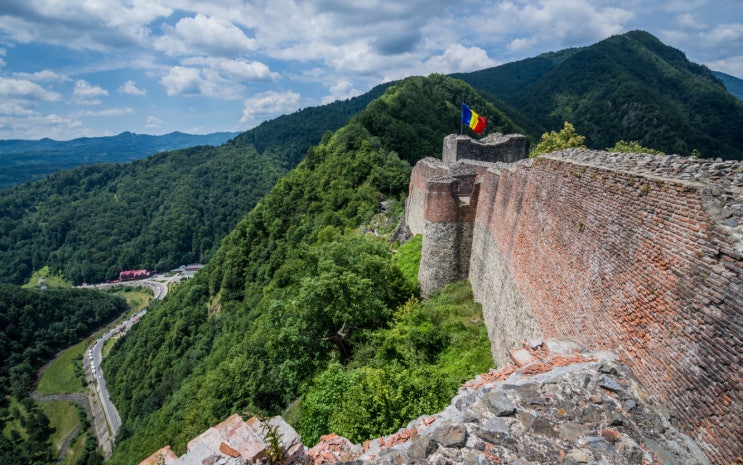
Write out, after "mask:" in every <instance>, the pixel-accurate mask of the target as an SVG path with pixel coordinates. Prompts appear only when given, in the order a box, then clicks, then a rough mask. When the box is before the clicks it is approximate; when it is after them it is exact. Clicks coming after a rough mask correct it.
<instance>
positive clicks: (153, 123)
mask: <svg viewBox="0 0 743 465" xmlns="http://www.w3.org/2000/svg"><path fill="white" fill-rule="evenodd" d="M162 124H163V120H161V119H160V118H158V117H157V116H148V117H147V120H145V123H144V127H146V128H147V129H160V126H162Z"/></svg>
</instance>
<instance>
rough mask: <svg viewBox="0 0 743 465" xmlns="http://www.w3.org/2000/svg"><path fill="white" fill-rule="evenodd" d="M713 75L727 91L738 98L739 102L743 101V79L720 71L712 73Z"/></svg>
mask: <svg viewBox="0 0 743 465" xmlns="http://www.w3.org/2000/svg"><path fill="white" fill-rule="evenodd" d="M712 74H714V75H715V77H717V79H719V80H720V81H722V83H723V84H724V85H725V88H727V90H728V91H729V92H730V93H731V94H733V95H735V96H736V97H738V100H743V79H739V78H737V77H735V76H731V75H729V74H725V73H721V72H720V71H712Z"/></svg>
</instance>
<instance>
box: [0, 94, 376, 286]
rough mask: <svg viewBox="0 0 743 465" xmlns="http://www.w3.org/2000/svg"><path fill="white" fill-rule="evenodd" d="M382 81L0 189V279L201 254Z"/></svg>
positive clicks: (88, 272)
mask: <svg viewBox="0 0 743 465" xmlns="http://www.w3.org/2000/svg"><path fill="white" fill-rule="evenodd" d="M385 87H386V86H379V87H378V88H376V89H374V90H372V91H371V92H369V93H367V94H365V95H363V96H360V97H356V98H353V99H350V100H346V101H342V102H335V103H332V104H329V105H324V106H322V107H316V108H308V109H305V110H302V111H298V112H296V113H294V114H292V115H287V116H282V117H280V118H277V119H275V120H273V121H270V122H266V123H263V124H261V125H260V126H258V127H256V128H254V129H252V130H250V131H248V132H246V133H244V134H242V135H240V136H239V137H237V138H235V139H233V140H231V141H230V142H228V143H226V144H224V145H222V146H220V147H211V146H199V147H193V148H189V149H184V150H178V151H173V152H164V153H159V154H157V155H153V156H150V157H148V158H147V159H145V160H137V161H134V162H131V163H128V164H101V165H93V166H85V167H81V168H77V169H74V170H65V171H60V172H57V173H54V174H52V175H49V176H48V177H47V178H46V179H44V180H40V181H37V182H32V183H27V184H23V185H19V186H14V187H12V188H10V189H6V190H3V191H0V282H11V283H23V282H25V281H26V280H27V279H28V278H29V276H30V275H31V273H32V272H33V271H35V270H38V269H40V268H42V267H43V266H46V265H48V266H49V267H50V269H51V271H52V273H53V274H63V275H64V276H66V277H67V278H68V279H69V280H71V281H73V282H74V283H78V284H79V283H81V282H84V281H88V282H98V281H104V280H107V279H111V278H113V277H116V276H117V275H118V273H119V271H121V270H122V269H128V268H147V269H158V270H167V269H170V268H173V267H175V266H178V265H180V264H183V263H188V262H195V261H205V260H207V259H208V258H209V257H210V256H211V254H212V253H213V252H214V250H216V248H217V246H218V245H219V242H220V240H221V239H222V238H223V237H224V236H225V235H226V234H227V233H228V232H229V231H230V230H232V228H233V227H234V226H235V224H237V222H238V221H239V220H240V219H241V218H242V217H243V216H244V215H245V214H246V213H247V212H248V211H250V209H251V208H252V207H253V206H254V205H255V202H256V201H257V200H258V199H259V198H260V197H262V196H263V195H264V194H265V193H266V192H268V190H269V189H270V188H271V187H272V186H273V184H274V183H275V182H276V180H277V179H278V178H279V176H281V175H282V174H284V173H285V172H286V170H288V169H290V168H292V167H293V166H294V165H296V164H297V163H298V161H299V160H300V159H301V158H302V157H303V156H304V155H305V153H306V151H307V149H308V148H309V147H310V146H312V145H313V144H316V143H317V142H319V140H320V138H321V137H322V135H323V133H325V132H326V131H333V130H335V129H337V128H339V127H340V126H342V125H343V124H344V123H345V122H346V121H347V120H348V118H349V117H350V116H351V115H353V114H355V113H357V112H358V111H359V110H360V109H362V108H364V107H365V106H366V105H367V104H368V103H369V101H371V100H372V99H373V98H374V97H376V96H378V95H381V93H382V92H383V91H384V88H385Z"/></svg>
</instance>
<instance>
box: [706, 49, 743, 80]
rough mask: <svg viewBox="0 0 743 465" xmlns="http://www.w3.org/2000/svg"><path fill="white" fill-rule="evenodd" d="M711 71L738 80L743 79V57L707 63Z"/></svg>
mask: <svg viewBox="0 0 743 465" xmlns="http://www.w3.org/2000/svg"><path fill="white" fill-rule="evenodd" d="M707 66H708V67H709V68H710V69H713V70H715V71H722V72H723V73H727V74H729V75H731V76H735V77H737V78H738V79H743V55H738V56H732V57H727V58H723V59H721V60H716V61H711V62H709V63H707Z"/></svg>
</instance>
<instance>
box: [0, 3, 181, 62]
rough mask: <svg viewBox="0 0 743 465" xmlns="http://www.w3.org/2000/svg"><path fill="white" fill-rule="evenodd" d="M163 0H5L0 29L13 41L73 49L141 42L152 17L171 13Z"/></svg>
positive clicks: (147, 33)
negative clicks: (75, 0) (81, 0)
mask: <svg viewBox="0 0 743 465" xmlns="http://www.w3.org/2000/svg"><path fill="white" fill-rule="evenodd" d="M163 3H165V2H163V1H158V0H155V1H150V0H130V1H126V2H122V1H119V0H91V1H85V2H59V1H56V0H35V1H28V0H4V1H3V4H2V7H0V15H2V17H3V20H2V21H0V32H2V33H4V35H5V36H6V37H8V38H10V39H11V40H13V41H15V42H20V43H30V42H39V43H46V44H55V45H61V46H65V47H69V48H76V49H97V50H100V49H103V48H105V47H124V46H130V45H133V44H144V42H145V41H146V40H147V38H148V37H149V35H150V29H149V28H148V27H147V26H148V25H149V24H150V23H151V22H152V21H154V20H156V19H158V18H161V17H167V16H170V14H171V13H172V12H173V10H172V9H171V8H170V7H167V6H164V5H163Z"/></svg>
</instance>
